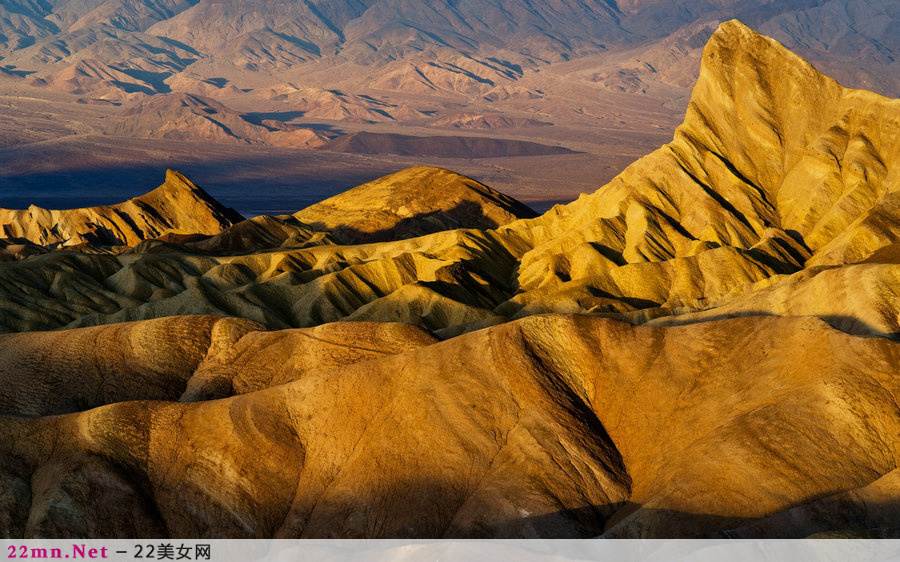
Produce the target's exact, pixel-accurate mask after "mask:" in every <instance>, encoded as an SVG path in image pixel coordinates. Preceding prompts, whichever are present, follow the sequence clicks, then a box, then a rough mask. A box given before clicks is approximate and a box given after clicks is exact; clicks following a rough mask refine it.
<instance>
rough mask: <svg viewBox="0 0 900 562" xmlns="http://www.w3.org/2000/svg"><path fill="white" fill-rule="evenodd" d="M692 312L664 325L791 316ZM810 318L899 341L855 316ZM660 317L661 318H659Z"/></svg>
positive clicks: (899, 336) (854, 333)
mask: <svg viewBox="0 0 900 562" xmlns="http://www.w3.org/2000/svg"><path fill="white" fill-rule="evenodd" d="M693 314H698V313H687V314H683V315H675V316H666V317H663V318H665V320H666V322H665V324H664V326H666V327H671V326H687V325H689V324H705V323H708V322H718V321H720V320H731V319H732V318H748V317H754V316H760V317H765V316H778V317H791V316H792V315H789V314H775V313H772V312H769V311H766V310H746V311H740V312H735V313H733V314H716V315H710V316H700V317H697V316H693V317H692V315H693ZM810 317H812V318H818V319H819V320H822V321H823V322H825V323H827V324H828V325H830V326H831V327H832V328H834V329H835V330H838V331H840V332H844V333H845V334H850V335H851V336H857V337H862V338H870V337H878V338H888V339H891V340H897V341H900V332H887V333H885V332H881V331H879V330H878V329H877V328H875V327H874V326H872V325H871V324H869V323H867V322H866V321H864V320H862V319H860V318H856V317H855V316H848V315H841V314H824V315H810ZM660 319H662V318H660Z"/></svg>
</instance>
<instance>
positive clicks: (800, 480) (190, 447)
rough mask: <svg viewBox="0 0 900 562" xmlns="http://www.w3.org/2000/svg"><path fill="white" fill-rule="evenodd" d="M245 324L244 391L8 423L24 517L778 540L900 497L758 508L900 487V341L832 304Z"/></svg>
mask: <svg viewBox="0 0 900 562" xmlns="http://www.w3.org/2000/svg"><path fill="white" fill-rule="evenodd" d="M211 321H212V319H197V320H195V319H172V320H171V321H170V322H175V323H178V322H181V323H183V326H184V327H185V328H187V327H188V326H191V325H192V324H196V323H197V322H206V323H209V322H211ZM219 322H220V323H221V322H224V321H219ZM215 325H216V326H218V325H219V324H215ZM141 326H142V324H138V325H135V326H131V327H128V328H127V329H130V330H132V331H134V330H138V331H140V330H142V328H141ZM172 328H175V326H172ZM188 329H190V328H188ZM82 333H83V334H84V335H87V334H86V332H82ZM373 334H379V335H380V337H376V339H375V340H374V341H372V340H370V338H371V337H372V335H373ZM385 336H387V337H386V338H385ZM23 337H24V336H23ZM77 337H83V336H82V335H79V336H77ZM235 337H238V338H239V339H238V340H237V343H236V344H231V345H225V346H222V347H215V346H212V347H210V351H209V353H208V354H207V358H206V360H205V362H206V363H207V364H208V363H210V362H211V361H212V362H213V363H217V364H220V365H222V366H223V368H224V369H225V371H215V369H214V372H215V373H217V374H218V373H221V375H222V379H223V380H222V381H221V382H222V383H223V384H219V385H216V384H213V386H215V387H216V388H218V389H219V390H220V391H222V390H224V391H225V392H226V393H228V392H229V391H230V390H231V389H229V384H228V383H229V379H228V377H229V376H231V375H230V373H237V374H239V376H240V377H243V378H245V379H249V380H251V381H253V383H252V384H251V385H249V386H248V387H245V388H243V389H242V388H240V387H239V386H238V385H237V384H235V385H234V388H233V390H234V391H237V392H243V391H248V393H246V394H239V395H237V396H235V397H232V398H226V399H220V400H211V401H205V402H195V403H183V402H182V403H178V402H171V401H170V402H160V401H131V402H122V403H116V404H111V405H108V406H103V407H100V408H97V409H94V410H89V411H85V412H81V413H74V414H70V415H65V416H51V417H37V418H21V417H11V416H3V417H0V428H2V431H0V450H2V451H3V453H4V454H3V455H2V457H0V458H2V459H3V462H2V463H0V477H2V479H3V481H4V482H5V483H7V485H6V486H4V487H2V488H0V501H2V504H3V505H5V506H9V507H8V509H7V510H6V514H7V515H6V516H5V518H4V519H3V520H2V522H3V525H4V527H3V528H2V531H3V532H4V534H8V535H10V536H14V537H19V536H34V537H67V536H80V537H95V536H102V537H117V536H125V537H132V538H133V537H152V536H178V537H188V536H190V537H272V536H275V537H281V538H288V537H305V538H316V537H344V538H347V537H369V538H380V537H407V538H416V537H430V538H437V537H556V538H559V537H590V536H595V535H597V534H599V533H601V532H603V531H604V529H605V531H606V534H607V535H608V536H617V537H623V536H628V537H673V536H676V537H696V536H701V535H705V534H710V533H715V532H722V531H726V530H728V529H734V528H736V527H743V528H744V529H751V530H750V531H747V530H743V531H738V532H739V533H741V534H744V535H746V534H751V535H752V536H758V535H759V534H762V535H764V536H770V537H778V536H783V535H790V536H803V535H804V534H812V533H817V532H822V531H827V530H836V531H840V530H846V529H853V528H855V529H863V530H864V529H867V528H870V526H872V525H874V526H881V525H883V522H884V521H885V517H889V513H890V512H889V511H888V512H885V513H884V514H882V515H880V516H879V515H877V514H876V512H873V513H872V514H871V516H869V517H859V516H856V515H852V514H845V516H844V517H841V518H838V519H832V520H830V521H829V520H824V519H821V518H819V519H810V518H808V517H807V518H798V517H794V518H792V519H791V520H790V523H791V524H790V526H789V527H788V528H784V527H781V526H779V525H775V526H774V527H773V526H772V525H771V523H770V522H769V521H768V520H765V519H763V520H762V521H761V522H760V523H758V525H757V527H755V531H754V530H753V529H754V528H750V527H748V524H749V523H751V522H753V521H755V520H759V519H761V518H764V517H767V516H772V515H773V514H776V513H778V512H782V511H784V510H786V509H789V508H795V509H799V510H802V509H804V508H801V507H797V506H800V505H802V504H805V503H807V502H810V501H818V502H820V503H821V502H822V501H828V500H822V499H821V498H825V497H827V496H829V495H832V494H838V493H841V492H844V491H845V490H847V489H848V488H860V487H864V486H867V485H869V486H870V487H869V488H868V490H869V491H866V492H862V493H861V494H862V497H863V498H872V499H873V500H876V499H877V500H878V501H879V502H885V503H887V504H888V505H889V504H890V502H894V503H895V502H896V501H897V499H898V497H897V489H896V486H892V485H889V482H887V480H891V479H892V477H891V476H890V474H891V473H892V471H895V470H896V467H897V462H898V458H900V457H898V445H900V443H898V441H897V435H898V430H900V419H898V417H897V408H898V405H897V402H896V399H895V396H896V395H897V392H898V391H900V387H898V380H897V377H896V371H895V369H894V367H895V366H896V365H897V362H898V361H900V344H898V343H896V342H890V341H888V340H884V339H879V338H855V337H852V336H848V335H846V334H842V333H840V332H837V331H835V330H833V329H831V328H829V327H827V326H826V325H825V324H824V323H822V322H820V321H817V320H812V319H779V318H769V319H737V320H729V321H722V322H713V323H707V324H700V325H694V326H685V327H678V328H649V327H634V326H630V325H627V324H622V323H618V322H614V321H611V320H606V319H600V318H589V317H584V316H560V315H555V316H540V317H533V318H528V319H525V320H521V321H517V322H513V323H508V324H504V325H503V326H497V327H493V328H490V329H488V330H486V331H484V332H479V333H473V334H467V335H464V336H460V337H458V338H454V339H452V340H449V341H445V342H441V343H436V344H431V345H429V338H428V337H427V335H425V334H422V333H418V334H417V333H416V332H415V331H414V330H411V329H408V328H403V327H401V326H380V325H376V326H372V325H344V326H331V327H326V326H323V327H321V328H318V329H316V330H315V331H306V332H289V333H283V334H282V333H260V332H253V331H251V332H247V333H246V334H245V335H243V336H241V335H240V334H239V333H237V334H235ZM357 338H362V341H360V340H359V339H357ZM201 339H202V338H201ZM322 340H331V341H322ZM223 341H224V340H223ZM228 341H229V342H233V341H234V339H233V338H231V339H228ZM386 341H387V342H391V341H392V342H394V344H393V345H394V347H391V348H390V349H388V350H385V351H382V349H380V348H382V346H384V345H385V342H386ZM200 343H201V344H202V345H198V346H197V347H199V349H201V350H205V349H206V345H207V344H206V340H204V341H203V342H200ZM363 343H365V344H366V345H365V346H364V347H368V348H371V349H369V350H365V349H363V350H360V349H358V347H360V346H361V344H363ZM423 345H424V347H423ZM306 346H313V347H312V348H309V349H304V348H305V347H306ZM213 347H215V349H213ZM91 352H92V353H95V354H96V356H97V358H98V359H100V361H101V363H102V362H103V361H105V359H104V358H105V357H106V350H104V349H103V348H102V347H93V348H91ZM126 353H127V352H126ZM317 357H324V360H321V359H318V358H317ZM311 358H312V359H313V361H312V363H310V359H311ZM129 361H131V360H130V359H128V358H127V355H126V361H125V364H126V365H127V364H134V363H129ZM279 366H283V367H279ZM87 367H88V368H91V367H90V364H89V363H88V364H87ZM279 370H280V371H281V372H280V373H279V374H276V371H279ZM273 375H275V376H274V377H273ZM125 376H126V378H128V377H130V376H131V375H130V374H129V373H127V372H126V373H125ZM196 377H201V374H200V373H199V372H198V374H197V375H196ZM231 380H234V381H235V382H237V379H231ZM279 383H284V384H279ZM270 385H275V386H270ZM17 392H20V390H18V389H17ZM213 459H214V462H212V460H213ZM885 475H887V476H885ZM882 477H884V479H882V480H881V481H879V482H878V483H876V484H871V483H872V482H875V481H878V480H879V478H882ZM876 488H877V490H876ZM151 505H152V506H153V507H154V508H153V509H152V510H150V509H149V508H148V506H151ZM810 509H812V510H815V509H817V508H816V505H815V504H810ZM832 513H834V511H833V510H832Z"/></svg>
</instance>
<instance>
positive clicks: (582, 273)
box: [0, 22, 900, 337]
mask: <svg viewBox="0 0 900 562" xmlns="http://www.w3.org/2000/svg"><path fill="white" fill-rule="evenodd" d="M785 76H791V77H792V78H791V80H785V79H784V77H785ZM898 115H900V106H898V105H897V101H896V100H888V99H886V98H883V97H881V96H878V95H876V94H873V93H870V92H863V91H857V90H847V89H844V88H842V87H841V86H840V85H838V84H837V83H836V82H834V81H833V80H831V79H829V78H827V77H825V76H823V75H822V74H820V73H818V72H816V71H815V69H813V68H812V67H811V66H810V65H809V64H808V63H806V62H805V61H803V60H802V59H801V58H799V57H797V56H796V55H794V54H792V53H791V52H790V51H788V50H786V49H784V48H783V47H782V46H780V45H779V44H777V43H776V42H774V41H772V40H771V39H767V38H765V37H762V36H760V35H758V34H756V33H754V32H753V31H751V30H750V29H748V28H747V27H745V26H743V25H742V24H740V23H739V22H728V23H726V24H723V25H722V26H721V27H720V28H719V29H718V30H717V31H716V32H715V33H714V34H713V36H712V38H711V39H710V42H709V44H708V46H707V47H706V50H705V53H704V58H703V66H702V70H701V73H700V80H699V81H698V83H697V85H696V87H695V92H694V96H693V97H692V101H691V104H690V108H689V110H688V112H687V115H686V117H685V122H684V124H683V125H682V126H681V127H680V128H679V129H678V131H677V133H676V135H675V138H674V139H673V141H672V142H671V143H669V144H667V145H665V146H663V147H662V148H660V149H659V150H657V151H655V152H653V153H651V154H649V155H647V156H646V157H644V158H642V159H640V160H638V161H637V162H635V163H634V164H633V165H631V166H630V167H628V168H627V169H626V170H625V171H624V172H623V173H622V174H620V175H619V176H618V177H616V178H615V179H614V180H613V181H612V182H610V183H609V184H608V185H606V186H603V187H601V188H600V189H598V190H597V191H596V192H594V193H592V194H590V195H585V196H583V197H581V198H580V199H578V200H577V201H574V202H572V203H570V204H568V205H565V206H557V207H555V208H554V209H552V210H550V211H549V212H547V213H546V214H544V215H543V216H540V217H537V218H533V219H526V220H518V221H514V222H510V221H511V220H512V219H513V218H514V217H523V216H527V215H526V214H525V213H526V212H527V211H526V210H524V209H523V208H521V207H519V206H518V205H517V204H515V203H514V202H513V201H511V200H510V199H508V198H505V197H503V196H501V195H499V194H497V193H496V192H493V191H491V190H490V189H489V188H487V187H485V186H483V185H480V184H477V182H473V181H470V180H468V179H465V178H463V177H462V176H457V175H454V174H452V173H451V172H447V171H439V170H435V169H430V168H414V169H411V170H408V171H405V172H400V173H398V174H395V175H392V176H388V177H386V178H382V179H380V180H376V181H374V182H371V183H369V184H366V185H364V186H360V187H358V188H355V189H353V190H350V191H348V192H347V193H344V194H341V195H338V196H336V197H333V198H331V199H329V200H327V201H324V202H322V203H319V204H317V205H313V206H312V207H310V208H308V209H304V210H302V211H300V212H298V213H297V214H296V215H295V216H294V217H293V218H284V217H281V218H270V219H263V218H259V219H255V220H254V221H253V222H251V223H247V224H244V225H238V226H236V227H234V228H232V229H228V230H227V231H225V232H223V233H222V234H221V235H219V236H216V237H215V238H214V239H210V240H209V241H196V240H195V241H193V242H190V243H181V244H177V245H175V246H173V245H172V244H171V243H170V242H171V241H161V242H153V243H149V244H148V243H145V244H142V245H140V246H137V247H135V248H134V249H133V250H131V251H129V252H128V253H127V254H124V255H122V256H84V255H79V256H72V255H46V256H37V257H35V258H32V260H33V262H32V264H29V263H27V261H26V262H22V263H16V264H10V265H8V266H6V267H4V268H3V269H2V270H0V278H2V279H4V280H5V282H4V283H3V285H2V287H0V302H2V303H3V304H4V306H3V309H2V310H3V313H2V316H0V326H2V329H3V330H5V331H18V330H27V329H51V328H58V327H63V326H68V327H76V326H85V325H93V324H97V323H106V322H118V321H128V320H138V319H144V318H154V317H158V316H166V315H172V314H185V313H191V314H228V315H235V316H239V317H244V318H248V319H251V320H254V321H257V322H261V323H263V324H265V325H267V326H268V327H270V328H279V329H283V328H300V327H309V326H315V325H318V324H321V323H326V322H333V321H338V320H342V319H346V320H354V321H365V320H384V321H401V322H412V323H415V324H418V325H420V326H422V327H425V328H427V329H430V330H434V331H437V332H438V333H439V334H440V335H441V337H448V336H451V335H455V334H458V333H461V332H464V331H469V330H473V329H478V328H481V327H484V326H488V325H492V324H496V323H498V322H502V321H504V320H509V319H513V318H520V317H523V316H527V315H530V314H538V313H547V312H564V313H574V312H589V313H592V314H599V315H605V316H611V317H614V318H619V319H624V320H627V321H629V322H636V323H642V322H647V321H651V320H654V321H655V322H659V323H683V322H690V321H697V320H708V319H711V318H716V317H721V316H746V315H758V314H776V315H816V316H819V317H820V318H823V319H824V320H826V321H827V322H829V323H831V324H832V325H833V326H836V327H839V328H840V329H843V330H846V331H848V332H850V333H855V334H877V335H887V336H891V337H893V336H894V335H896V334H898V333H900V325H898V316H900V309H898V302H900V300H898V298H897V291H896V282H895V280H896V278H897V267H898V265H897V263H896V260H893V259H890V256H889V255H888V254H884V257H878V256H880V255H881V254H879V252H887V251H888V250H883V249H884V248H889V247H892V246H893V245H894V244H895V243H896V241H897V239H898V235H900V226H898V222H897V220H896V218H895V217H896V211H895V206H894V203H895V199H896V194H897V189H898V184H897V182H896V180H895V178H894V175H896V172H895V168H896V165H897V164H896V162H898V158H900V153H898V150H900V148H898V146H900V145H898V144H897V142H896V139H895V138H894V136H893V135H892V131H893V130H894V128H895V125H896V122H897V119H898V118H900V117H898ZM382 209H383V211H382ZM163 216H165V214H164V213H163ZM292 221H293V222H292ZM458 227H468V228H477V229H484V228H492V227H495V228H493V229H492V230H474V229H471V230H456V231H446V229H448V228H458ZM182 230H189V231H190V232H197V231H198V230H191V229H182ZM438 230H441V232H435V231H438ZM316 231H320V232H316ZM429 232H433V233H432V234H428V235H426V236H421V237H419V238H416V239H411V240H396V239H398V238H406V237H409V236H415V235H420V234H425V233H429ZM10 235H11V236H20V234H18V232H12V233H10ZM377 240H393V241H388V242H384V243H382V244H377V245H373V244H363V245H340V244H339V243H342V244H346V243H357V242H373V241H377ZM182 242H184V241H182ZM263 249H265V250H266V251H265V252H258V251H257V250H263ZM868 256H872V257H871V258H870V259H868V260H867V258H868ZM859 262H867V263H859ZM37 264H40V265H39V266H37ZM163 272H164V273H163ZM61 275H62V276H64V278H65V279H66V280H67V282H66V284H65V285H63V284H61V282H60V281H59V279H60V276H61ZM72 287H78V288H79V289H78V290H77V291H74V290H73V289H72ZM826 294H827V295H828V296H827V298H826V297H824V296H823V295H826ZM97 295H102V298H100V297H98V296H97Z"/></svg>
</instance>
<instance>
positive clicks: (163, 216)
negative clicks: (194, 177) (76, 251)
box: [0, 170, 243, 248]
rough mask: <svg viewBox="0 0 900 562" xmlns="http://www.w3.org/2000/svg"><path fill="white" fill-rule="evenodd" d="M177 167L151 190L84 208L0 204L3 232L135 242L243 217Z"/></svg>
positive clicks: (52, 241)
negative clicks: (7, 206) (3, 206)
mask: <svg viewBox="0 0 900 562" xmlns="http://www.w3.org/2000/svg"><path fill="white" fill-rule="evenodd" d="M242 219H243V217H241V216H240V215H239V214H238V213H237V212H236V211H234V210H232V209H229V208H227V207H225V206H223V205H222V204H220V203H219V202H218V201H216V200H215V199H213V198H212V197H210V196H209V194H208V193H206V192H205V191H203V190H202V189H201V188H199V187H197V186H196V185H194V184H193V183H191V181H190V180H188V179H187V178H185V177H184V176H183V175H181V174H179V173H178V172H173V171H171V170H169V171H167V172H166V181H165V182H164V183H163V184H162V185H161V186H159V187H158V188H156V189H154V190H153V191H151V192H150V193H147V194H145V195H142V196H140V197H135V198H134V199H130V200H128V201H126V202H124V203H120V204H118V205H109V206H105V207H90V208H86V209H66V210H48V209H40V208H38V207H34V206H32V207H29V208H28V209H25V210H14V209H0V237H2V238H5V239H11V240H16V239H20V240H23V241H26V242H28V243H31V244H35V245H38V246H45V247H49V248H57V247H69V246H78V245H85V246H87V247H97V246H133V245H135V244H137V243H139V242H141V241H142V240H146V239H148V238H155V237H157V236H162V235H164V234H167V233H199V234H216V233H218V232H220V231H221V230H222V229H223V228H226V227H228V226H231V225H233V224H235V223H236V222H238V221H240V220H242Z"/></svg>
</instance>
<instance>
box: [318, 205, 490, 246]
mask: <svg viewBox="0 0 900 562" xmlns="http://www.w3.org/2000/svg"><path fill="white" fill-rule="evenodd" d="M310 226H312V227H313V228H315V229H317V230H328V229H327V227H326V226H325V225H324V224H323V223H318V222H314V223H312V224H311V225H310ZM498 226H500V224H499V223H498V222H497V221H495V220H494V219H492V218H490V217H488V216H487V215H485V214H484V209H483V208H482V206H481V205H479V204H478V203H476V202H474V201H462V202H460V203H459V204H457V205H456V206H455V207H452V208H450V209H447V210H438V211H431V212H428V213H419V214H417V215H414V216H412V217H407V218H404V219H401V220H400V221H398V222H397V223H396V224H394V225H393V226H391V227H389V228H383V229H380V230H375V231H365V230H361V229H359V228H356V227H354V226H351V225H339V226H337V227H336V228H334V229H331V234H332V236H333V237H334V239H335V240H337V241H339V242H341V243H344V244H368V243H372V242H388V241H391V240H404V239H407V238H416V237H418V236H424V235H426V234H433V233H435V232H441V231H445V230H456V229H460V228H473V229H478V230H489V229H492V228H497V227H498Z"/></svg>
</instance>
